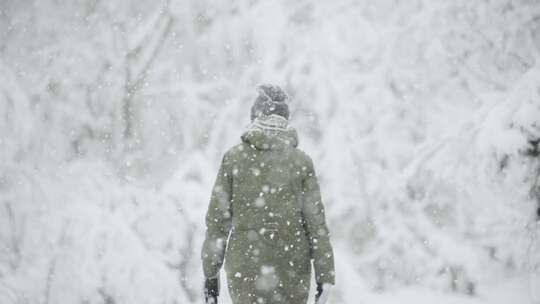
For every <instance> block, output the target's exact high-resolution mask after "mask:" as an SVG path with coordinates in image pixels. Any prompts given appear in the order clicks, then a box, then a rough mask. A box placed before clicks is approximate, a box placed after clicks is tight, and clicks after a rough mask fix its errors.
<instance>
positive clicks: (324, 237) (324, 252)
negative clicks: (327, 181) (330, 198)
mask: <svg viewBox="0 0 540 304" xmlns="http://www.w3.org/2000/svg"><path fill="white" fill-rule="evenodd" d="M302 187H303V196H304V200H303V215H304V224H305V227H306V231H307V234H308V238H309V243H310V247H311V248H310V249H311V258H312V259H313V267H314V269H315V280H316V282H317V283H329V284H335V272H334V253H333V250H332V245H331V244H330V236H329V231H328V227H327V225H326V220H325V215H324V206H323V203H322V200H321V192H320V188H319V182H318V180H317V176H316V174H315V170H314V168H313V162H312V161H311V159H310V158H308V162H307V165H306V170H305V175H304V179H303V182H302Z"/></svg>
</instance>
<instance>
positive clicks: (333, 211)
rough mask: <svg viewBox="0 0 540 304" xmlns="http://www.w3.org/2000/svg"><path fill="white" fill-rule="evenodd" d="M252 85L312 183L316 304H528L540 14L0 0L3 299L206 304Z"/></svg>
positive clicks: (361, 3) (492, 4)
mask: <svg viewBox="0 0 540 304" xmlns="http://www.w3.org/2000/svg"><path fill="white" fill-rule="evenodd" d="M260 83H276V84H280V85H282V86H283V87H284V88H285V89H286V90H287V91H288V92H289V94H290V96H291V102H290V107H291V109H292V121H291V124H292V125H293V126H294V127H296V128H297V130H298V131H299V134H300V146H301V148H302V149H303V150H305V151H306V152H308V153H309V154H310V155H311V156H312V157H313V159H314V162H315V165H316V170H317V172H318V175H319V176H320V179H321V187H322V194H323V198H324V200H325V204H326V208H327V217H328V222H329V225H330V229H331V233H332V240H333V242H334V246H335V251H336V253H335V254H336V264H337V265H336V267H337V286H336V288H335V290H334V291H333V294H332V295H331V298H330V303H331V304H333V303H351V304H352V303H428V302H429V303H518V304H521V303H535V302H534V300H533V298H534V288H535V286H531V284H530V283H531V280H530V278H531V275H530V274H531V256H532V257H533V260H534V258H535V252H536V253H537V255H538V253H540V251H535V250H534V248H532V244H534V242H533V241H534V237H535V235H534V233H535V231H534V226H533V221H534V216H535V209H536V201H535V195H534V184H535V183H537V180H536V179H537V176H538V168H539V164H540V161H539V157H538V153H539V147H538V141H539V138H540V1H538V0H475V1H471V0H454V1H445V0H408V1H405V0H377V1H368V0H355V1H353V0H337V1H307V0H297V1H284V0H283V1H262V0H245V1H244V0H242V1H240V0H239V1H230V0H212V1H211V0H181V1H164V2H158V1H151V0H136V1H128V0H116V1H104V0H73V1H60V0H2V1H0V117H1V119H0V303H107V304H113V303H115V304H117V303H182V304H184V303H202V302H201V301H202V300H201V289H202V280H203V278H202V271H201V265H200V247H201V243H202V238H203V236H204V230H203V228H204V226H203V225H204V214H205V212H206V208H207V204H208V199H209V196H210V190H211V186H212V184H213V182H214V178H215V175H216V173H217V167H218V165H219V160H220V159H221V156H222V154H223V153H224V152H225V151H226V150H227V149H228V148H229V147H230V146H232V145H233V144H235V143H237V142H238V141H239V136H240V134H241V132H242V130H244V129H245V127H246V126H247V125H248V123H249V107H250V106H251V104H252V102H253V100H254V98H255V96H256V91H255V87H256V85H257V84H260ZM531 227H532V228H531ZM531 248H532V250H531ZM531 252H532V254H531ZM536 258H540V257H538V256H536ZM537 260H538V259H537ZM225 286H226V285H225V281H224V280H222V287H223V288H222V289H223V291H224V292H223V295H222V296H221V297H220V301H221V303H230V301H229V299H228V296H227V292H226V288H225ZM538 288H540V286H538ZM536 303H538V302H536Z"/></svg>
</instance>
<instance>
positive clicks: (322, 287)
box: [315, 283, 332, 304]
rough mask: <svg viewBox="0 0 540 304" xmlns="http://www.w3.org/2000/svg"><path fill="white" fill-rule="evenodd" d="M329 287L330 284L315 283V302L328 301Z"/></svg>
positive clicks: (316, 303)
mask: <svg viewBox="0 0 540 304" xmlns="http://www.w3.org/2000/svg"><path fill="white" fill-rule="evenodd" d="M330 289H332V285H331V284H326V283H324V284H321V283H317V293H316V294H315V304H326V301H328V295H329V294H330Z"/></svg>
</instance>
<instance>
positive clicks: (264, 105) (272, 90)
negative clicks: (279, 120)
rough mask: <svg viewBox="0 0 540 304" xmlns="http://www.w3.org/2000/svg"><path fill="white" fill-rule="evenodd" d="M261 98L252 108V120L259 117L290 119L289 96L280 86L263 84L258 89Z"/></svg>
mask: <svg viewBox="0 0 540 304" xmlns="http://www.w3.org/2000/svg"><path fill="white" fill-rule="evenodd" d="M257 92H259V96H257V98H256V99H255V102H254V103H253V106H252V107H251V120H254V119H255V118H257V117H259V116H269V115H272V114H275V115H279V116H282V117H284V118H285V119H289V106H288V105H287V103H286V102H287V100H288V99H289V96H287V94H286V93H285V91H283V90H282V89H281V88H280V87H279V86H277V85H272V84H263V85H260V86H258V87H257Z"/></svg>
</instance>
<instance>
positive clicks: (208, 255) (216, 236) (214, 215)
mask: <svg viewBox="0 0 540 304" xmlns="http://www.w3.org/2000/svg"><path fill="white" fill-rule="evenodd" d="M231 191H232V176H231V172H230V166H229V165H228V162H227V155H225V156H224V157H223V160H222V162H221V166H220V168H219V172H218V175H217V178H216V182H215V184H214V188H213V189H212V195H211V197H210V204H209V206H208V211H207V213H206V238H205V240H204V243H203V247H202V252H201V258H202V264H203V271H204V276H205V277H206V278H214V277H217V276H219V270H220V269H221V266H222V265H223V259H224V256H225V249H226V247H227V239H228V237H229V231H230V229H231V220H232V209H231Z"/></svg>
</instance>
